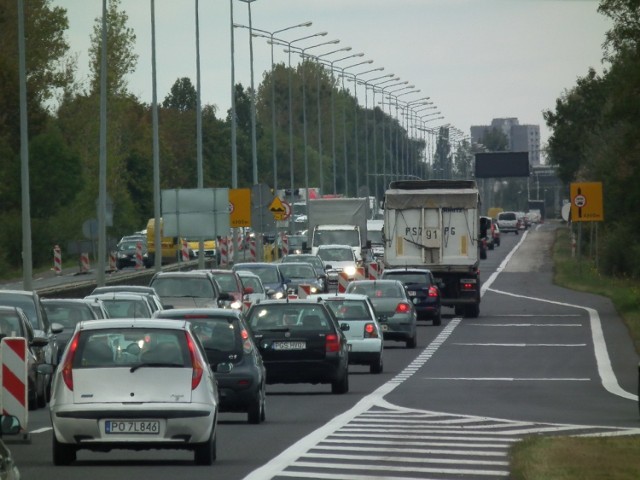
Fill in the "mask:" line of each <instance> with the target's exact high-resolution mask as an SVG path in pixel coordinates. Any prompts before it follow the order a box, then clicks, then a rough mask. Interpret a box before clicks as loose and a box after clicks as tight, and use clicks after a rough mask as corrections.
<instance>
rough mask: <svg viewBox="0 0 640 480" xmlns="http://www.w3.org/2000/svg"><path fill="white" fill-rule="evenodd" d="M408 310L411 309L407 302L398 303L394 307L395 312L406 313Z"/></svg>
mask: <svg viewBox="0 0 640 480" xmlns="http://www.w3.org/2000/svg"><path fill="white" fill-rule="evenodd" d="M409 310H411V307H410V306H409V304H408V303H399V304H398V306H397V307H396V313H407V312H408V311H409Z"/></svg>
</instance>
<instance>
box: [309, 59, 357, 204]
mask: <svg viewBox="0 0 640 480" xmlns="http://www.w3.org/2000/svg"><path fill="white" fill-rule="evenodd" d="M350 50H351V47H343V48H339V49H337V50H333V51H331V52H327V53H322V54H320V55H316V60H318V61H319V60H320V59H321V58H323V57H328V56H329V55H333V54H334V53H338V52H348V51H350ZM316 81H317V86H316V89H317V94H318V95H317V97H318V98H317V100H318V107H317V109H318V170H319V172H320V192H323V193H324V166H323V160H322V156H323V155H322V114H321V109H320V106H321V103H320V69H318V72H317V75H316Z"/></svg>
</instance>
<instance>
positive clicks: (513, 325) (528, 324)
mask: <svg viewBox="0 0 640 480" xmlns="http://www.w3.org/2000/svg"><path fill="white" fill-rule="evenodd" d="M492 317H493V315H492ZM464 324H465V326H467V327H469V326H471V327H583V326H584V325H583V324H582V323H467V322H465V323H464Z"/></svg>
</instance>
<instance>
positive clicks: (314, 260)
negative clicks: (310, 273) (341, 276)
mask: <svg viewBox="0 0 640 480" xmlns="http://www.w3.org/2000/svg"><path fill="white" fill-rule="evenodd" d="M296 262H297V263H310V264H311V265H313V268H319V269H321V270H322V268H323V265H322V260H321V259H320V257H318V256H316V255H300V256H299V255H287V256H286V257H284V258H283V259H282V263H296Z"/></svg>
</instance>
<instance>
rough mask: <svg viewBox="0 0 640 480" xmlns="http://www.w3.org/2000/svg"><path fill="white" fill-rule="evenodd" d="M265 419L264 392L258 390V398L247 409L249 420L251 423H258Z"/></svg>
mask: <svg viewBox="0 0 640 480" xmlns="http://www.w3.org/2000/svg"><path fill="white" fill-rule="evenodd" d="M263 420H264V392H263V390H260V391H258V394H257V395H256V398H254V399H253V401H252V402H251V405H249V409H248V410H247V421H248V422H249V423H253V424H258V423H260V422H261V421H263Z"/></svg>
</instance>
